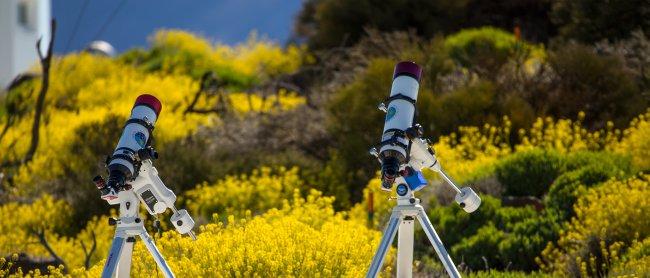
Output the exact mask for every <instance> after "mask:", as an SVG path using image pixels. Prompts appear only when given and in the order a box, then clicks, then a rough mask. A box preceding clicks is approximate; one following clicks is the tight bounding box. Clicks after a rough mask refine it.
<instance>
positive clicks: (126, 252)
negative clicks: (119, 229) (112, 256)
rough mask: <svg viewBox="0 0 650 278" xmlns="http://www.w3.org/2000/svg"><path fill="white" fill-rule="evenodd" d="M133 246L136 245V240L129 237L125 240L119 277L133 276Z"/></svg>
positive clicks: (118, 271) (118, 265) (119, 266)
mask: <svg viewBox="0 0 650 278" xmlns="http://www.w3.org/2000/svg"><path fill="white" fill-rule="evenodd" d="M133 245H135V238H134V237H128V238H126V240H124V244H123V245H122V246H123V247H122V254H121V255H120V261H119V262H118V264H117V277H129V276H131V258H132V257H133Z"/></svg>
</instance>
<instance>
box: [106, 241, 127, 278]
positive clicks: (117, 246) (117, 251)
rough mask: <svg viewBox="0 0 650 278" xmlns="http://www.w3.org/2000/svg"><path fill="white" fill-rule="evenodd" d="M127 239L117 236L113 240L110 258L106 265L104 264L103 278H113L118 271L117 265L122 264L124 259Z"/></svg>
mask: <svg viewBox="0 0 650 278" xmlns="http://www.w3.org/2000/svg"><path fill="white" fill-rule="evenodd" d="M125 242H126V238H124V237H119V236H115V237H114V238H113V243H112V244H111V250H110V251H109V253H108V258H107V259H106V264H104V270H103V271H102V278H111V277H113V275H114V274H115V273H116V271H117V265H118V263H119V262H120V258H121V257H122V250H123V247H124V243H125Z"/></svg>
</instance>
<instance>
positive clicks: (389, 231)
mask: <svg viewBox="0 0 650 278" xmlns="http://www.w3.org/2000/svg"><path fill="white" fill-rule="evenodd" d="M411 143H412V144H411V147H410V160H409V162H408V167H410V169H413V170H414V171H416V172H415V173H418V174H419V173H420V170H421V169H423V168H429V169H431V170H433V171H435V172H438V174H439V175H440V176H441V177H442V178H443V179H444V180H445V181H446V182H447V184H449V185H450V186H451V187H452V188H453V189H454V191H456V193H457V194H456V197H455V200H456V202H457V203H458V204H459V205H460V206H461V207H462V208H463V209H464V210H465V211H466V212H468V213H471V212H473V211H475V210H476V209H477V208H478V207H479V205H480V204H481V199H480V198H479V196H478V195H476V193H475V192H474V191H473V190H472V189H471V188H469V187H464V188H462V189H459V188H458V187H457V186H456V184H455V183H454V181H453V180H451V178H449V176H448V175H447V174H446V173H445V172H444V171H443V170H442V169H441V168H440V163H438V160H437V158H436V156H435V153H434V152H433V149H431V148H430V147H429V144H428V142H427V141H426V140H424V139H421V138H413V139H412V140H411ZM371 153H372V154H376V150H371ZM407 172H408V171H407ZM412 176H414V175H413V173H411V174H410V175H409V176H408V177H402V176H400V177H398V178H397V179H396V180H395V181H396V183H397V184H398V185H397V187H396V192H397V205H396V206H395V207H394V208H393V211H392V213H391V215H390V219H389V220H388V224H387V225H386V229H385V230H384V233H383V236H382V238H381V242H380V244H379V249H377V252H376V253H375V255H374V257H373V258H372V263H371V264H370V268H369V269H368V273H367V274H366V277H368V278H370V277H372V278H374V277H377V276H378V275H379V271H380V270H381V267H382V265H383V262H384V258H385V256H386V253H387V252H388V249H389V247H390V246H391V244H392V242H393V240H394V238H395V234H397V232H398V230H399V235H398V238H397V277H411V276H412V273H413V242H414V240H413V235H414V231H415V229H414V228H415V227H414V225H415V219H417V220H418V221H419V222H420V226H422V229H423V230H424V232H425V233H426V235H427V237H428V238H429V241H430V242H431V244H432V245H433V248H434V249H435V250H436V253H437V254H438V258H440V261H441V262H442V264H443V265H444V267H445V270H446V271H447V273H448V274H449V276H450V277H452V278H459V277H461V276H460V273H458V269H456V265H455V264H454V262H453V261H452V260H451V257H450V256H449V253H447V250H446V249H445V246H444V244H443V243H442V240H441V239H440V237H439V236H438V233H437V232H436V230H435V229H434V228H433V225H432V224H431V221H429V217H428V216H427V214H426V212H425V211H424V208H423V207H422V206H421V205H420V199H418V198H415V194H414V191H413V190H412V188H414V186H412V185H411V184H413V180H412V178H411V177H412ZM418 185H419V186H417V185H416V186H415V188H417V189H418V190H419V189H421V188H422V186H423V185H422V184H418Z"/></svg>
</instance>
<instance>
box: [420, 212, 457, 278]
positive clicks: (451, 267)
mask: <svg viewBox="0 0 650 278" xmlns="http://www.w3.org/2000/svg"><path fill="white" fill-rule="evenodd" d="M417 207H418V220H420V225H422V229H423V230H424V232H425V233H426V234H427V237H428V238H429V241H431V244H432V245H433V248H434V249H435V250H436V253H438V257H439V258H440V261H442V264H443V265H444V266H445V269H446V270H447V273H448V274H449V276H451V278H460V273H458V269H456V265H455V264H454V262H453V261H452V260H451V257H450V256H449V253H447V250H446V249H445V246H444V245H443V244H442V240H440V237H439V236H438V233H436V230H435V229H433V225H431V221H429V217H428V216H427V214H426V213H425V212H424V208H422V206H417Z"/></svg>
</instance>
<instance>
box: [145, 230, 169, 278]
mask: <svg viewBox="0 0 650 278" xmlns="http://www.w3.org/2000/svg"><path fill="white" fill-rule="evenodd" d="M140 238H142V242H144V245H145V246H147V249H148V250H149V253H151V256H152V257H153V259H154V260H155V261H156V264H157V265H158V268H160V270H161V271H162V273H163V275H164V276H165V277H166V278H174V273H172V270H171V269H170V268H169V265H167V262H166V261H165V258H163V256H162V254H160V251H158V248H157V247H156V244H155V243H154V242H153V239H152V238H151V237H150V236H149V234H148V233H147V231H146V230H145V229H144V228H143V229H142V231H141V232H140Z"/></svg>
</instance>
